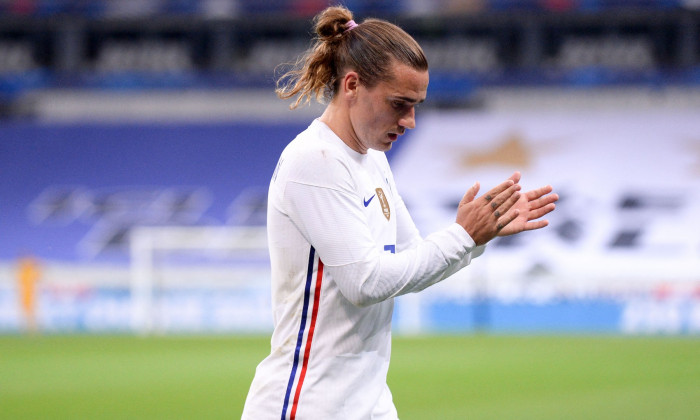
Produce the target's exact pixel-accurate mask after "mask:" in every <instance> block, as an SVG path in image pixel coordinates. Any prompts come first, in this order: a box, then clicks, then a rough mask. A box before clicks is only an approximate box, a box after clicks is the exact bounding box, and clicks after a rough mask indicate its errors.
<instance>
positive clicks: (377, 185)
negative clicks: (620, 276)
mask: <svg viewBox="0 0 700 420" xmlns="http://www.w3.org/2000/svg"><path fill="white" fill-rule="evenodd" d="M315 29H316V33H317V35H318V38H317V41H316V44H315V46H314V47H312V48H311V49H310V50H309V52H308V53H307V55H306V56H305V58H304V59H303V60H302V61H301V62H300V65H301V68H299V69H297V70H292V71H290V72H289V73H287V74H286V75H285V76H283V79H281V85H282V86H281V87H280V88H279V89H278V93H279V94H280V96H281V97H283V98H289V97H292V96H297V95H298V96H299V97H298V99H297V102H296V103H295V105H294V106H296V105H298V104H299V103H300V102H301V101H302V100H303V99H304V98H306V99H307V100H308V99H310V98H311V97H313V96H316V97H319V96H321V94H323V95H325V96H326V97H327V98H328V99H329V100H330V102H329V104H328V106H327V108H326V109H325V111H324V112H323V114H322V115H321V117H320V118H318V119H317V120H315V121H314V122H313V123H312V124H311V125H310V126H309V127H308V129H306V130H305V131H304V132H302V133H301V134H299V136H297V138H295V139H294V141H292V142H291V143H290V144H289V145H288V146H287V148H286V149H285V150H284V152H283V153H282V155H281V157H280V159H279V163H278V165H277V168H276V169H275V171H274V174H273V176H272V180H271V183H270V190H269V196H268V226H267V228H268V239H269V241H268V242H269V247H270V259H271V264H272V301H273V304H272V308H273V318H274V328H275V329H274V333H273V336H272V343H271V344H272V346H271V352H270V355H269V356H268V357H267V358H266V359H265V360H263V361H262V362H261V363H260V365H259V366H258V368H257V370H256V374H255V378H254V380H253V383H252V385H251V388H250V391H249V394H248V398H247V400H246V405H245V408H244V411H243V418H244V419H255V420H259V419H280V418H281V419H333V420H338V419H397V418H398V415H397V411H396V409H395V407H394V405H393V402H392V398H391V392H390V391H389V388H388V386H387V385H386V376H387V371H388V368H389V359H390V353H391V318H392V311H393V299H394V298H395V297H397V296H400V295H403V294H405V293H409V292H417V291H420V290H422V289H424V288H426V287H428V286H430V285H432V284H434V283H436V282H439V281H441V280H443V279H444V278H446V277H448V276H449V275H451V274H453V273H455V272H456V271H458V270H459V269H461V268H463V267H465V266H466V265H468V264H469V263H470V261H471V259H472V258H475V257H477V256H478V255H480V254H481V253H482V252H483V250H484V245H485V244H486V243H487V242H488V241H489V240H491V239H493V238H494V237H495V236H496V235H509V234H515V233H519V232H522V231H525V230H531V229H538V228H542V227H544V226H546V225H547V221H546V220H541V217H542V216H544V215H545V214H547V213H549V212H550V211H552V210H553V209H554V202H555V201H556V200H557V196H556V194H549V193H550V192H551V191H552V189H551V187H542V188H539V189H537V190H533V191H530V192H528V193H525V194H521V193H520V192H519V190H520V185H519V184H518V182H519V179H520V175H519V174H518V173H515V174H513V176H511V177H510V179H507V180H505V181H504V182H502V183H501V184H500V185H498V186H496V187H494V188H492V189H491V190H489V191H488V192H487V193H486V194H485V195H483V196H482V197H479V198H476V195H477V193H478V191H479V184H478V183H476V184H474V185H473V186H472V187H471V188H469V189H468V190H467V192H466V194H465V195H464V197H463V199H462V201H461V203H460V205H459V209H458V211H457V216H456V221H455V223H454V224H453V225H451V226H449V227H447V228H446V229H444V230H442V231H439V232H436V233H434V234H432V235H430V236H428V237H427V238H426V239H422V238H421V237H420V235H419V233H418V230H417V229H416V227H415V225H414V224H413V221H412V220H411V217H410V215H409V213H408V211H407V209H406V206H405V205H404V203H403V201H402V200H401V197H400V195H399V193H398V190H397V188H396V185H395V183H394V179H393V176H392V173H391V169H390V167H389V164H388V162H387V159H386V157H385V156H384V152H385V151H387V150H389V149H391V146H392V144H393V142H395V141H397V139H398V138H399V136H401V135H402V134H404V133H405V131H406V130H407V129H412V128H414V127H415V125H416V121H415V107H416V105H418V104H419V103H421V102H423V101H424V100H425V99H426V92H427V87H428V81H429V75H428V64H427V61H426V60H425V56H424V55H423V52H422V50H421V49H420V47H419V46H418V44H417V43H416V42H415V40H413V38H411V37H410V36H409V35H408V34H406V33H405V32H404V31H403V30H401V29H400V28H398V27H397V26H395V25H393V24H390V23H388V22H385V21H381V20H376V19H369V20H365V21H364V22H362V23H361V24H357V23H355V22H354V21H353V20H352V14H351V13H350V12H349V11H348V10H347V9H345V8H342V7H331V8H328V9H326V10H324V11H323V12H321V13H320V14H319V15H318V16H317V18H316V28H315ZM417 170H419V168H417Z"/></svg>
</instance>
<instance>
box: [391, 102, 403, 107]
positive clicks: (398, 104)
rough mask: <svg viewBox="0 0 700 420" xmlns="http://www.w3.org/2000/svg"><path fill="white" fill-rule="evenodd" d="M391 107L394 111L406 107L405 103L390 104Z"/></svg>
mask: <svg viewBox="0 0 700 420" xmlns="http://www.w3.org/2000/svg"><path fill="white" fill-rule="evenodd" d="M391 106H393V107H394V109H403V108H405V107H406V102H401V101H394V102H392V103H391Z"/></svg>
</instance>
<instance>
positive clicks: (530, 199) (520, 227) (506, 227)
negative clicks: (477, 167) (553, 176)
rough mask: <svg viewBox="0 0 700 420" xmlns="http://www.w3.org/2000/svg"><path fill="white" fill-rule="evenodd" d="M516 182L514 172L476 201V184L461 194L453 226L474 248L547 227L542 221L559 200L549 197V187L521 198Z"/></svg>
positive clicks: (546, 223)
mask: <svg viewBox="0 0 700 420" xmlns="http://www.w3.org/2000/svg"><path fill="white" fill-rule="evenodd" d="M518 182H520V173H519V172H515V173H514V174H513V175H512V176H511V177H510V178H508V180H506V181H504V182H502V183H501V184H499V185H498V186H496V187H494V188H492V189H491V190H489V191H488V192H487V193H486V194H484V195H482V196H481V197H479V198H476V194H477V193H478V192H479V183H478V182H477V183H475V184H474V185H473V186H472V187H471V188H469V190H467V192H466V194H464V197H463V198H462V201H461V202H460V203H459V207H458V209H457V223H459V224H460V225H462V227H464V229H465V230H466V231H467V233H469V236H471V237H472V239H473V240H474V242H475V243H476V244H477V245H483V244H485V243H487V242H488V241H490V240H491V239H493V238H494V237H496V236H507V235H514V234H516V233H520V232H523V231H526V230H534V229H541V228H543V227H545V226H547V225H548V224H549V222H548V221H547V220H544V219H542V217H543V216H545V215H546V214H548V213H549V212H551V211H552V210H554V208H555V205H554V202H556V201H557V200H558V199H559V196H558V195H557V194H550V193H551V192H552V187H551V186H549V185H547V186H545V187H541V188H537V189H535V190H532V191H528V192H527V193H524V194H521V193H520V192H519V190H520V185H519V184H518Z"/></svg>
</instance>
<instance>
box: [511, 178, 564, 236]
mask: <svg viewBox="0 0 700 420" xmlns="http://www.w3.org/2000/svg"><path fill="white" fill-rule="evenodd" d="M552 190H553V189H552V187H551V186H549V185H547V186H544V187H540V188H537V189H534V190H532V191H528V192H526V193H524V194H520V198H518V201H517V202H516V203H515V204H514V205H513V207H512V209H513V210H514V211H517V216H516V217H515V218H514V219H513V220H511V221H510V222H509V223H508V224H507V225H505V226H503V228H502V229H501V230H500V232H498V236H508V235H514V234H516V233H520V232H523V231H526V230H534V229H542V228H543V227H545V226H547V225H549V221H547V220H545V219H542V217H543V216H545V215H546V214H547V213H549V212H551V211H552V210H554V208H555V204H554V203H555V202H556V201H557V200H559V195H557V194H550V193H551V192H552Z"/></svg>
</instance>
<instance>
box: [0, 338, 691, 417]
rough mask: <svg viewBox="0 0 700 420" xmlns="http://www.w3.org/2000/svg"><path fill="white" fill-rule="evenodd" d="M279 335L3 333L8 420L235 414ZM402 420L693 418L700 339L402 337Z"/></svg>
mask: <svg viewBox="0 0 700 420" xmlns="http://www.w3.org/2000/svg"><path fill="white" fill-rule="evenodd" d="M268 346H269V338H268V337H234V336H216V337H202V336H192V337H157V338H141V337H132V336H60V335H59V336H45V337H23V336H3V337H0V418H3V419H235V418H240V413H241V408H242V405H243V401H244V400H245V396H246V393H247V390H248V386H249V384H250V381H251V379H252V377H253V373H254V370H255V366H256V365H257V363H258V362H259V361H260V360H261V359H262V358H263V357H264V356H265V355H266V353H267V351H268ZM389 385H390V386H391V389H392V391H393V394H394V401H395V403H396V406H397V407H398V410H399V416H400V418H401V419H402V420H412V419H415V420H418V419H430V420H434V419H441V420H444V419H538V420H546V419H596V420H601V419H615V420H619V419H654V420H656V419H663V420H671V419H684V420H685V419H691V418H699V417H698V416H700V414H699V413H700V339H698V338H697V337H675V338H673V337H612V336H611V337H578V336H489V335H476V336H474V335H468V336H424V337H411V338H409V337H395V338H394V343H393V357H392V365H391V368H390V371H389Z"/></svg>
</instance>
